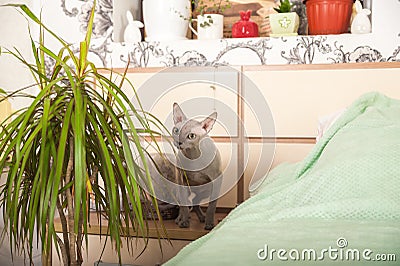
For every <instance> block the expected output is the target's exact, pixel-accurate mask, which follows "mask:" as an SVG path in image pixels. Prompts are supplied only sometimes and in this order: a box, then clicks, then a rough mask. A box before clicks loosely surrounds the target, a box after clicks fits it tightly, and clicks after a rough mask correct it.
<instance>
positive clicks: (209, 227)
mask: <svg viewBox="0 0 400 266" xmlns="http://www.w3.org/2000/svg"><path fill="white" fill-rule="evenodd" d="M213 228H214V224H213V223H206V226H204V229H206V230H211V229H213Z"/></svg>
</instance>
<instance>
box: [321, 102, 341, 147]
mask: <svg viewBox="0 0 400 266" xmlns="http://www.w3.org/2000/svg"><path fill="white" fill-rule="evenodd" d="M346 109H347V108H343V109H340V110H338V111H336V112H334V113H331V114H329V115H325V116H321V117H318V132H317V137H316V140H317V142H318V141H319V140H320V139H321V138H322V136H323V135H324V134H325V132H326V131H327V130H328V129H329V128H330V127H331V126H332V125H333V123H335V121H336V120H337V119H338V118H339V117H340V116H341V115H342V114H343V113H344V111H346Z"/></svg>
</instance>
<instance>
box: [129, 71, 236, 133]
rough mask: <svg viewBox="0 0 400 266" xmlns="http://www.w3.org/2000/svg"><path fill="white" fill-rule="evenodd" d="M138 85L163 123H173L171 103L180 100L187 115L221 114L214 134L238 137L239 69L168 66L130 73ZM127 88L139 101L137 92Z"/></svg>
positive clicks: (146, 104) (145, 106) (141, 95)
mask: <svg viewBox="0 0 400 266" xmlns="http://www.w3.org/2000/svg"><path fill="white" fill-rule="evenodd" d="M127 77H128V79H129V80H130V81H131V82H132V84H133V85H134V86H135V89H136V92H137V95H138V98H139V100H140V104H141V105H142V106H143V109H144V110H145V111H148V112H150V113H151V114H153V115H154V116H155V117H157V119H159V120H160V121H161V122H162V123H163V124H164V126H165V127H166V128H167V129H169V130H171V129H172V127H173V116H172V106H173V103H175V102H176V103H178V104H179V105H180V106H181V108H182V110H183V112H184V113H185V114H186V116H187V117H188V118H195V119H197V120H202V119H204V118H205V117H207V116H208V115H210V114H211V113H212V112H214V111H216V112H217V114H218V118H217V123H216V124H215V126H214V127H213V129H212V131H211V132H210V135H211V136H224V137H236V136H237V134H238V116H237V109H238V97H237V91H238V78H239V74H238V71H237V70H235V69H233V68H225V67H218V68H214V67H210V68H208V67H201V68H200V67H199V68H197V67H194V68H168V69H165V70H162V71H160V72H157V73H135V72H130V73H128V74H127ZM124 90H125V91H126V92H127V93H128V94H129V97H131V98H130V99H132V100H131V102H132V103H133V104H134V105H135V106H139V105H138V101H137V97H135V92H134V91H132V90H130V91H129V90H128V86H124Z"/></svg>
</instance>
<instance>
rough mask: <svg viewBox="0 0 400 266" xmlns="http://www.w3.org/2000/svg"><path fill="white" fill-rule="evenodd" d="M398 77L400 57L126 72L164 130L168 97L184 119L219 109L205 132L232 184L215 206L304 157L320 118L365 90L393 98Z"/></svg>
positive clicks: (237, 198) (226, 204)
mask: <svg viewBox="0 0 400 266" xmlns="http://www.w3.org/2000/svg"><path fill="white" fill-rule="evenodd" d="M399 76H400V63H364V64H334V65H280V66H242V67H233V68H232V67H193V68H169V69H161V68H145V69H140V68H139V69H135V68H134V69H129V70H128V74H127V77H128V78H129V80H130V81H131V82H132V83H133V84H134V85H135V87H136V89H137V92H138V95H139V98H140V99H141V102H142V104H143V105H144V106H145V109H146V110H148V111H150V112H152V114H154V115H155V116H156V117H158V118H159V119H160V120H161V121H162V122H163V123H164V124H165V126H166V127H167V128H172V125H173V123H172V104H173V103H174V102H178V103H179V104H181V106H182V109H183V110H184V112H185V113H186V114H187V116H188V117H195V118H196V117H197V118H199V119H201V118H203V117H204V116H206V115H208V114H210V113H211V112H213V111H214V110H216V111H217V112H218V123H217V125H216V126H215V128H213V130H212V131H211V136H212V137H213V139H214V141H215V142H216V143H217V146H218V148H219V149H220V151H221V154H222V161H223V167H224V172H225V174H224V178H225V179H226V180H230V181H229V182H228V183H230V182H235V183H236V182H237V185H234V186H226V188H225V190H226V191H227V193H226V194H225V195H224V196H223V197H222V198H220V200H219V203H218V207H220V208H234V207H235V206H236V205H237V204H239V203H240V202H242V201H243V200H245V199H247V198H248V197H249V193H248V186H249V184H250V183H251V182H252V181H251V180H253V182H254V181H255V180H259V179H260V178H263V177H264V176H265V175H266V174H267V173H268V171H269V169H270V168H271V167H274V166H276V165H277V164H279V163H281V162H296V161H300V160H301V159H303V158H304V157H305V156H306V154H307V153H308V152H309V151H310V150H311V149H312V147H313V145H314V143H315V136H316V134H317V128H318V118H319V117H321V116H324V115H328V114H330V113H333V112H336V111H337V110H339V109H343V108H346V107H347V106H349V105H350V104H351V103H352V102H353V101H354V100H355V99H356V98H358V97H359V96H360V95H362V94H364V93H366V92H369V91H380V92H382V93H384V94H386V95H388V96H390V97H394V98H400V90H399V89H398V88H397V87H398V83H399V81H400V80H399V78H398V77H399ZM131 93H132V94H131V96H132V99H133V96H134V94H133V92H131ZM232 180H233V181H232Z"/></svg>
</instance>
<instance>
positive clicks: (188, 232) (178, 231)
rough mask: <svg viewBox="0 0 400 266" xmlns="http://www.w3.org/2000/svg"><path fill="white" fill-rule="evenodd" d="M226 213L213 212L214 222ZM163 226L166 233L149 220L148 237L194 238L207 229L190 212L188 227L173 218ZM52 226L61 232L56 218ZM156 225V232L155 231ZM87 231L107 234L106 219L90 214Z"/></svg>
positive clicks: (131, 232)
mask: <svg viewBox="0 0 400 266" xmlns="http://www.w3.org/2000/svg"><path fill="white" fill-rule="evenodd" d="M226 215H227V213H216V214H215V222H214V224H215V225H217V224H218V223H219V222H220V221H221V220H222V219H223V218H225V216H226ZM157 223H158V222H157ZM164 226H165V229H166V234H165V233H164V232H163V231H162V229H161V226H160V224H159V223H158V224H155V223H154V222H153V221H149V230H148V234H147V235H148V237H150V238H157V236H158V235H159V234H161V236H162V237H163V238H169V239H171V240H173V239H179V240H195V239H197V238H199V237H201V236H203V235H205V234H207V233H208V232H209V231H208V230H205V229H204V223H200V222H199V220H198V219H197V216H196V215H195V214H194V213H193V212H192V213H191V219H190V227H189V228H179V226H178V225H176V224H175V221H174V220H165V221H164ZM54 227H55V230H56V232H62V228H61V223H60V220H59V219H56V220H55V222H54ZM157 227H158V232H157ZM88 233H89V234H92V235H100V234H102V235H105V234H107V220H105V219H104V218H101V220H100V222H99V219H98V218H97V214H96V213H91V214H90V226H88ZM130 235H133V236H136V235H137V234H136V232H134V231H133V230H130Z"/></svg>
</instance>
